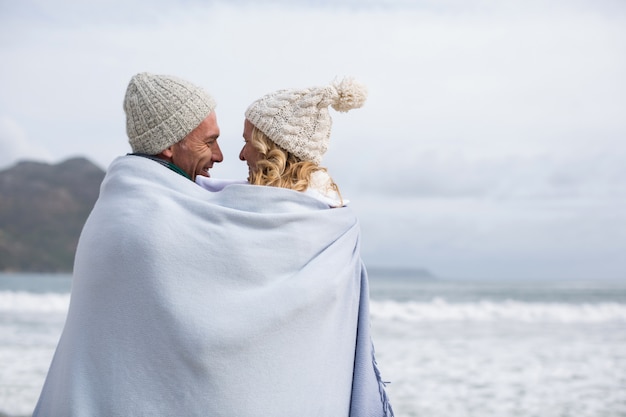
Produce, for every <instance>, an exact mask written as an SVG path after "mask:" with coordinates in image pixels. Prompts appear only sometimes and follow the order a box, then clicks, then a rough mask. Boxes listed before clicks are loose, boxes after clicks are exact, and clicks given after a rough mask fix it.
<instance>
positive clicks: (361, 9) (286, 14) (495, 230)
mask: <svg viewBox="0 0 626 417" xmlns="http://www.w3.org/2000/svg"><path fill="white" fill-rule="evenodd" d="M0 8H1V10H0V60H1V61H2V62H3V65H2V66H0V90H1V91H2V92H3V94H2V95H1V96H0V114H2V115H4V116H3V118H2V119H0V132H2V133H1V135H0V139H1V140H2V145H3V149H5V148H6V149H7V151H6V152H5V153H4V155H2V156H0V158H3V159H0V164H2V163H10V162H11V161H12V160H15V159H18V158H21V157H22V156H23V155H31V156H33V157H34V158H39V157H41V158H45V159H48V158H52V159H55V160H58V159H62V158H65V157H68V156H75V155H85V156H87V157H89V158H90V159H92V160H94V162H97V163H99V164H100V165H101V166H103V167H106V166H107V165H108V164H109V163H110V161H111V160H112V159H113V158H115V157H117V156H118V155H123V154H124V153H126V152H128V151H129V147H128V144H127V140H126V135H125V130H124V129H125V126H124V114H123V111H122V100H123V96H124V92H125V88H126V85H127V83H128V80H129V79H130V77H131V76H132V75H133V74H134V73H136V72H140V71H151V72H156V73H169V74H174V75H178V76H181V77H183V78H187V79H189V80H191V81H193V82H195V83H197V84H199V85H201V86H203V87H204V88H206V89H207V90H208V91H210V92H211V94H212V95H214V96H215V98H216V100H217V102H218V107H217V115H218V121H219V123H220V127H221V131H222V136H221V138H220V143H221V146H222V149H223V152H224V154H225V157H226V160H225V161H224V163H222V164H220V165H219V166H218V167H216V168H215V169H214V173H213V175H214V176H216V177H238V178H245V176H246V168H245V164H243V163H241V162H240V161H239V160H238V159H237V155H238V153H239V150H240V147H241V145H242V143H243V142H242V139H241V132H242V126H243V112H244V110H245V108H246V107H247V105H248V104H249V103H250V102H252V101H253V100H255V99H256V98H258V97H260V96H261V95H264V94H266V93H268V92H270V91H273V90H277V89H281V88H288V87H307V86H312V85H322V84H324V83H327V82H329V81H331V80H332V79H334V78H335V77H338V76H339V77H340V76H343V75H352V76H355V77H356V78H357V79H359V80H360V81H362V82H364V83H365V84H367V85H368V88H369V91H370V94H369V98H368V101H367V102H366V104H365V106H364V107H363V108H361V109H356V110H353V111H350V112H349V113H347V114H343V113H342V114H339V113H334V112H333V118H334V126H333V133H332V138H331V144H330V150H329V152H328V154H327V156H326V158H325V160H324V163H325V165H326V166H328V168H329V170H330V173H331V175H332V176H333V178H334V179H335V180H336V181H337V183H338V184H339V186H340V188H341V190H342V193H343V194H344V195H345V196H346V197H347V198H348V199H350V200H351V201H352V204H353V205H354V208H355V210H357V211H358V214H359V216H360V217H361V221H362V226H363V230H364V245H363V248H364V253H365V254H366V257H367V258H368V259H369V260H371V261H372V262H374V263H384V262H391V261H393V262H395V263H398V264H403V263H405V264H406V263H414V264H416V265H415V266H424V267H429V268H431V269H433V270H434V272H440V273H441V274H443V275H447V276H455V277H463V276H466V277H469V276H472V277H478V276H479V275H481V274H483V275H489V276H497V275H498V274H499V273H501V274H509V275H510V274H512V272H511V271H512V270H515V271H516V272H515V273H516V274H518V275H519V276H522V275H523V274H528V275H533V276H540V275H541V274H542V273H545V274H553V275H558V274H559V273H560V274H562V275H567V274H568V273H571V274H576V273H577V274H580V275H582V274H585V273H588V274H591V272H592V271H593V268H594V265H595V267H596V268H597V270H598V271H600V270H603V274H604V275H607V276H608V275H612V276H617V275H619V273H620V271H622V272H623V271H626V262H621V263H620V262H619V261H616V260H615V258H612V256H613V254H614V253H615V251H616V248H623V247H624V243H626V242H625V240H624V236H623V234H621V232H619V230H620V228H619V227H617V226H616V225H619V224H620V222H621V224H623V220H624V218H623V217H624V215H622V214H621V213H623V212H624V210H623V201H624V196H625V195H626V190H625V185H624V184H626V181H625V180H626V168H624V164H623V161H624V160H625V157H626V142H625V141H624V138H625V137H626V119H625V118H624V117H623V115H624V114H626V79H625V78H624V77H623V74H624V73H626V13H625V12H626V3H624V2H623V1H619V0H615V1H613V0H599V1H591V0H574V1H571V0H568V1H565V0H555V1H551V2H545V1H540V0H527V1H521V0H509V1H500V2H493V1H487V0H484V1H483V0H475V1H456V0H444V1H441V0H420V1H412V0H338V1H332V2H331V1H321V2H320V1H304V0H300V1H295V2H294V1H288V0H275V1H271V2H261V3H259V2H256V1H251V0H236V1H231V2H222V1H217V2H209V3H206V2H202V1H195V0H187V1H182V0H181V1H178V2H170V1H165V0H158V1H155V2H146V1H137V2H122V1H121V0H113V1H103V0H96V1H94V2H89V4H86V3H85V4H83V3H80V2H77V1H61V2H54V3H51V2H48V1H44V0H40V1H26V2H2V3H0ZM602 236H606V239H603V238H602ZM602 265H604V266H602ZM576 268H578V271H579V272H576ZM603 268H604V269H603ZM620 268H621V270H620ZM583 271H585V272H583Z"/></svg>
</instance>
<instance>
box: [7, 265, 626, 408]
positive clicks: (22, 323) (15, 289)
mask: <svg viewBox="0 0 626 417" xmlns="http://www.w3.org/2000/svg"><path fill="white" fill-rule="evenodd" d="M70 288H71V277H70V276H69V275H42V274H6V273H5V274H0V416H1V417H6V416H8V417H17V416H19V417H24V416H31V414H32V410H33V408H34V406H35V403H36V402H37V398H38V396H39V392H40V390H41V387H42V384H43V382H44V378H45V376H46V372H47V370H48V366H49V364H50V361H51V359H52V355H53V353H54V349H55V347H56V344H57V342H58V339H59V336H60V334H61V330H62V328H63V323H64V320H65V316H66V314H67V308H68V304H69V297H70ZM370 299H371V302H370V313H371V325H372V334H373V339H374V345H375V348H376V359H377V362H378V366H379V369H380V371H381V374H382V377H383V379H384V380H385V381H387V393H388V395H389V398H390V401H391V403H392V406H393V408H394V412H395V415H396V416H398V417H404V416H406V417H412V416H416V417H417V416H420V417H421V416H426V417H469V416H472V417H618V416H620V417H626V279H624V280H621V281H606V280H599V279H597V280H576V281H566V280H558V281H556V280H509V279H504V278H503V279H501V280H484V281H481V280H474V281H460V280H441V279H424V278H423V277H420V276H412V275H411V274H410V273H403V274H397V273H391V272H389V273H385V271H384V270H382V271H376V272H375V273H374V272H372V273H370Z"/></svg>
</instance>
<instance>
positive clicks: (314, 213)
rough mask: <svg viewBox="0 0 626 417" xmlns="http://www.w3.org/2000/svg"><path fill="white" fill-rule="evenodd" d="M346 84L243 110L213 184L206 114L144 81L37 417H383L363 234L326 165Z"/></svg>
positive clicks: (176, 88)
mask: <svg viewBox="0 0 626 417" xmlns="http://www.w3.org/2000/svg"><path fill="white" fill-rule="evenodd" d="M365 96H366V91H365V89H364V87H363V86H362V85H360V84H358V83H356V82H355V81H353V80H350V79H347V80H343V81H342V82H340V83H337V82H335V83H333V84H330V85H328V86H325V87H320V88H308V89H301V90H280V91H277V92H275V93H271V94H268V95H267V96H264V97H262V98H261V99H259V100H257V101H255V102H254V103H253V104H252V105H251V106H250V107H249V108H248V109H247V111H246V118H245V124H244V139H245V144H244V146H243V149H242V151H241V153H240V155H239V157H240V159H242V160H244V161H246V162H247V164H248V167H249V177H248V180H247V181H227V180H216V179H212V178H210V177H209V174H208V172H209V169H210V168H211V167H212V166H213V163H215V162H221V160H222V154H221V150H220V148H219V145H218V144H217V137H218V136H219V127H218V125H217V119H216V115H215V110H214V109H215V102H214V101H213V99H212V98H211V96H209V95H208V94H207V93H206V92H205V91H204V90H203V89H201V88H199V87H197V86H195V85H193V84H191V83H189V82H187V81H185V80H182V79H179V78H176V77H171V76H164V75H154V74H149V73H140V74H137V75H135V76H134V77H133V78H132V79H131V81H130V83H129V85H128V89H127V92H126V97H125V100H124V108H125V111H126V116H127V133H128V137H129V142H130V145H131V148H132V150H133V153H131V154H128V155H125V156H121V157H118V158H117V159H115V160H114V161H113V162H112V163H111V165H110V166H109V168H108V169H107V173H106V176H105V179H104V180H103V182H102V185H101V188H100V195H99V198H98V200H97V202H96V204H95V206H94V208H93V211H92V212H91V214H90V216H89V218H88V219H87V221H86V223H85V226H84V228H83V231H82V233H81V236H80V239H79V244H78V248H77V251H76V256H75V263H74V270H73V281H72V291H71V301H70V307H69V311H68V315H67V319H66V323H65V326H64V329H63V333H62V335H61V338H60V340H59V343H58V346H57V348H56V352H55V354H54V358H53V360H52V363H51V366H50V369H49V371H48V374H47V378H46V380H45V383H44V386H43V389H42V392H41V395H40V398H39V401H38V403H37V405H36V408H35V411H34V417H48V416H54V417H59V416H64V417H70V416H84V417H115V416H167V417H172V416H229V417H231V416H232V417H248V416H264V417H265V416H267V417H276V416H291V417H306V416H322V417H324V416H332V417H336V416H351V417H374V416H392V415H393V411H392V408H391V405H390V404H389V401H388V398H387V394H386V392H385V384H384V382H383V381H382V379H381V376H380V373H379V371H378V369H377V365H376V361H375V358H374V348H373V344H372V340H371V337H370V322H369V311H368V296H369V295H368V280H367V272H366V269H365V267H364V265H363V262H362V260H361V257H360V230H359V223H358V220H357V218H356V216H355V214H354V212H353V211H352V210H351V208H350V207H348V206H347V205H346V202H345V201H344V200H343V199H342V197H341V194H340V193H339V189H338V188H337V186H336V185H335V183H334V182H333V180H332V179H331V177H330V176H329V175H328V173H327V171H326V170H325V169H324V168H322V167H320V165H319V163H320V161H321V157H322V155H323V154H324V153H325V151H326V149H327V146H328V141H329V136H330V127H331V119H330V116H329V111H328V107H329V105H330V106H332V107H333V108H335V109H336V110H338V111H347V110H349V109H351V108H356V107H360V106H361V105H362V104H363V102H364V100H365Z"/></svg>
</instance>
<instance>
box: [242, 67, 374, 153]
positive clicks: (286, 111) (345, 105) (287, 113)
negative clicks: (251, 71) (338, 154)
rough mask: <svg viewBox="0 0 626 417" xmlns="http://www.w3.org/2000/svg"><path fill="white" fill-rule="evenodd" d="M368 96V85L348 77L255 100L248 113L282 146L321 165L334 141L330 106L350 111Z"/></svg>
mask: <svg viewBox="0 0 626 417" xmlns="http://www.w3.org/2000/svg"><path fill="white" fill-rule="evenodd" d="M366 98H367V89H366V88H365V86H364V85H362V84H360V83H358V82H356V81H354V80H353V79H351V78H346V79H344V80H342V81H341V82H333V83H331V84H330V85H328V86H326V87H313V88H306V89H302V90H279V91H276V92H274V93H270V94H268V95H266V96H263V97H261V98H260V99H258V100H257V101H255V102H254V103H252V104H251V105H250V106H249V107H248V109H247V110H246V113H245V115H246V119H248V120H249V121H250V122H251V123H252V124H253V125H254V126H256V127H257V129H259V130H260V131H261V132H263V133H265V134H266V135H267V137H269V138H270V140H272V141H273V142H274V143H276V144H277V145H278V146H280V147H282V148H283V149H285V150H287V151H289V152H291V153H292V154H294V155H295V156H297V157H298V158H300V159H302V160H305V161H312V162H315V163H316V164H319V163H320V162H321V160H322V156H323V155H324V153H326V150H327V149H328V142H329V141H330V129H331V126H332V119H331V117H330V114H329V113H328V106H329V105H330V106H332V107H333V109H335V110H337V111H340V112H347V111H348V110H350V109H355V108H358V107H361V106H363V103H364V102H365V99H366Z"/></svg>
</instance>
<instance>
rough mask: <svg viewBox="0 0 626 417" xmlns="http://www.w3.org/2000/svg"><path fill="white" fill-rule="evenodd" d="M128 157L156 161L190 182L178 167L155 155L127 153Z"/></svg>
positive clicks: (187, 176)
mask: <svg viewBox="0 0 626 417" xmlns="http://www.w3.org/2000/svg"><path fill="white" fill-rule="evenodd" d="M128 155H132V156H141V157H142V158H148V159H151V160H153V161H156V162H158V163H159V164H161V165H163V166H164V167H166V168H169V169H171V170H172V171H174V172H176V173H177V174H180V175H182V176H183V177H185V178H187V179H188V180H191V178H190V177H189V175H187V173H186V172H185V171H183V170H182V169H181V168H180V167H179V166H177V165H174V164H173V163H171V162H170V161H166V160H165V159H161V158H159V157H158V156H156V155H148V154H145V153H129V154H128Z"/></svg>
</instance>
